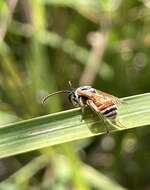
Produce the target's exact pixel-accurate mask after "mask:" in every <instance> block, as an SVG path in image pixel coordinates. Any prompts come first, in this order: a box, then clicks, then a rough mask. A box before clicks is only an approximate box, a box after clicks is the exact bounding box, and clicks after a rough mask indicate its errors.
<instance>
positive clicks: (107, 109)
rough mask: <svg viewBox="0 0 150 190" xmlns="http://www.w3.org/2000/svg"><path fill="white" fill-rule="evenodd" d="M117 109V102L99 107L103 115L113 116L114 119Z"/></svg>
mask: <svg viewBox="0 0 150 190" xmlns="http://www.w3.org/2000/svg"><path fill="white" fill-rule="evenodd" d="M117 109H118V108H117V106H116V105H115V104H109V105H105V106H100V107H99V111H100V113H101V114H102V115H103V116H105V117H107V118H112V119H114V118H115V117H116V115H117Z"/></svg>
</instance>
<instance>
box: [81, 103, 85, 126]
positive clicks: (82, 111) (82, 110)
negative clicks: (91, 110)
mask: <svg viewBox="0 0 150 190" xmlns="http://www.w3.org/2000/svg"><path fill="white" fill-rule="evenodd" d="M84 108H85V107H84V106H83V107H81V122H82V121H83V116H84Z"/></svg>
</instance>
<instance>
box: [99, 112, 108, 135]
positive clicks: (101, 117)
mask: <svg viewBox="0 0 150 190" xmlns="http://www.w3.org/2000/svg"><path fill="white" fill-rule="evenodd" d="M98 117H99V118H100V119H101V120H103V121H104V123H105V129H106V133H107V135H108V134H109V133H110V132H109V128H108V125H107V123H108V122H107V120H106V118H104V117H103V116H102V115H101V114H98Z"/></svg>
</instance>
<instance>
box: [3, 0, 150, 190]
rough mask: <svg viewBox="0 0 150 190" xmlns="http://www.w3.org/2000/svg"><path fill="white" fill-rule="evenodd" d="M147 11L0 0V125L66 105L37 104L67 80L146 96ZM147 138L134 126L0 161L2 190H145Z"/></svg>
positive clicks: (86, 1)
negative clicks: (110, 133)
mask: <svg viewBox="0 0 150 190" xmlns="http://www.w3.org/2000/svg"><path fill="white" fill-rule="evenodd" d="M149 9H150V3H149V1H148V0H140V1H130V0H126V1H122V0H114V1H111V0H106V1H105V0H101V1H100V0H76V1H71V0H34V1H30V0H20V1H19V0H1V1H0V103H1V106H0V125H1V126H2V125H4V124H7V123H10V122H14V121H16V120H22V119H27V118H33V117H36V116H41V115H44V114H48V113H53V112H57V111H60V110H66V109H69V108H71V105H70V104H69V103H68V99H67V97H66V96H63V95H61V96H56V97H53V98H51V100H49V101H48V103H47V104H46V105H45V106H44V107H43V106H42V105H41V97H43V96H44V95H46V94H47V93H48V92H54V91H57V90H60V89H66V88H68V81H69V80H71V81H72V82H73V85H74V86H75V87H77V86H79V85H83V84H90V85H92V86H93V87H95V88H97V89H101V90H103V91H106V92H109V93H111V94H114V95H116V96H118V97H124V96H129V95H134V94H140V93H145V92H149V80H150V74H149V73H150V63H149V53H150V52H149V49H150V33H149V31H150V28H149V26H150V15H149V14H150V10H149ZM149 135H150V130H149V128H148V127H147V128H146V127H145V128H141V129H132V130H128V131H123V132H117V133H116V134H113V135H110V136H101V137H99V136H97V137H95V138H90V139H86V140H83V141H78V142H75V143H69V144H63V145H61V146H57V147H50V148H47V149H43V150H41V151H34V152H30V153H26V154H20V155H17V156H13V157H9V158H6V159H1V160H0V180H1V181H3V183H1V184H2V185H1V186H0V189H2V190H6V189H7V190H8V189H10V190H20V189H21V190H22V189H23V190H24V189H25V190H26V189H27V190H28V189H29V190H30V189H36V190H49V189H52V190H70V189H71V190H72V189H73V190H74V189H77V190H88V189H89V190H90V189H92V190H97V189H105V190H106V189H111V190H112V189H115V190H116V189H120V190H121V189H125V188H126V189H136V190H138V189H139V190H141V189H142V190H148V189H150V172H149V171H150V164H149V159H150V151H149V144H150V139H149ZM104 175H105V176H104ZM10 176H11V177H10ZM106 176H107V177H106ZM114 181H116V183H115V182H114ZM118 184H120V185H118Z"/></svg>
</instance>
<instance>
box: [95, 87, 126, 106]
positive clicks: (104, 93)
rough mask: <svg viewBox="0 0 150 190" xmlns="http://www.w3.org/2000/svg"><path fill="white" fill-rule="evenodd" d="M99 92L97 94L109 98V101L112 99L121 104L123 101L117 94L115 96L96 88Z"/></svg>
mask: <svg viewBox="0 0 150 190" xmlns="http://www.w3.org/2000/svg"><path fill="white" fill-rule="evenodd" d="M96 92H97V95H98V96H100V98H103V99H107V101H108V100H109V101H112V102H114V103H115V104H121V103H122V102H123V101H122V100H121V99H119V98H117V97H116V96H113V95H111V94H108V93H106V92H102V91H100V90H96Z"/></svg>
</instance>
